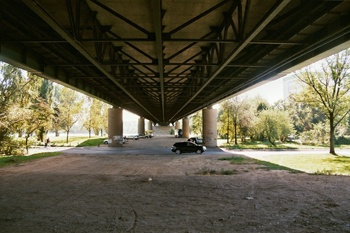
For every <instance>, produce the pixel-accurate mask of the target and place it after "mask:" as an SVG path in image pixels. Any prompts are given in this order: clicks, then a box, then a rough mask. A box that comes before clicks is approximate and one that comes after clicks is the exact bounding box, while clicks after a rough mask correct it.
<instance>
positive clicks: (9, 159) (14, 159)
mask: <svg viewBox="0 0 350 233" xmlns="http://www.w3.org/2000/svg"><path fill="white" fill-rule="evenodd" d="M60 154H62V152H47V153H38V154H33V155H30V156H4V157H1V158H0V167H4V166H8V165H14V164H18V163H23V162H28V161H31V160H34V159H40V158H45V157H50V156H57V155H60Z"/></svg>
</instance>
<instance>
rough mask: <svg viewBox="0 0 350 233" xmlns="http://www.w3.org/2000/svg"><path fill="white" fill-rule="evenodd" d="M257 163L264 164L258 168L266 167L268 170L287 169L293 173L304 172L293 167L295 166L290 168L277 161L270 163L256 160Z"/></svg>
mask: <svg viewBox="0 0 350 233" xmlns="http://www.w3.org/2000/svg"><path fill="white" fill-rule="evenodd" d="M256 164H259V165H264V167H258V168H257V169H266V170H287V171H289V172H291V173H303V172H302V171H299V170H296V169H293V168H289V167H285V166H281V165H278V164H275V163H270V162H267V161H262V160H256Z"/></svg>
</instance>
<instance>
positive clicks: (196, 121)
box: [190, 111, 203, 135]
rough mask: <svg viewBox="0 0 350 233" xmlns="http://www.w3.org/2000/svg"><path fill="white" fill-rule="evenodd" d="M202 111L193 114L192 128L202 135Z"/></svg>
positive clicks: (194, 131)
mask: <svg viewBox="0 0 350 233" xmlns="http://www.w3.org/2000/svg"><path fill="white" fill-rule="evenodd" d="M202 122H203V117H202V111H198V112H197V113H196V114H194V115H192V116H191V124H190V125H191V130H192V132H193V133H194V134H196V135H202Z"/></svg>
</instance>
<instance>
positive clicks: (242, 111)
mask: <svg viewBox="0 0 350 233" xmlns="http://www.w3.org/2000/svg"><path fill="white" fill-rule="evenodd" d="M221 107H222V109H223V111H222V112H219V114H220V115H219V119H220V121H221V124H220V125H219V130H220V131H221V133H224V132H225V129H226V130H227V131H226V132H227V135H228V138H229V135H231V140H233V139H234V141H235V144H237V143H238V142H237V136H238V134H239V135H240V136H241V140H242V141H244V139H245V137H246V135H247V134H248V128H249V123H250V121H251V120H252V117H253V116H252V114H251V111H250V110H251V107H250V104H249V103H248V100H247V99H241V98H239V97H233V98H231V99H229V100H226V101H224V102H223V103H222V104H221ZM231 125H232V127H231ZM228 138H227V140H228Z"/></svg>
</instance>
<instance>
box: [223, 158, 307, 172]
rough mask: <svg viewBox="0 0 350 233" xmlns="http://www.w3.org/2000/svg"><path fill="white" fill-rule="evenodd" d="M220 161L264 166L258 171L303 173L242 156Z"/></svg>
mask: <svg viewBox="0 0 350 233" xmlns="http://www.w3.org/2000/svg"><path fill="white" fill-rule="evenodd" d="M219 160H222V161H223V160H227V161H230V162H231V163H232V164H237V165H241V164H258V165H264V166H263V167H258V168H257V169H266V170H287V171H290V172H291V173H301V171H299V170H296V169H292V168H289V167H286V166H281V165H278V164H275V163H270V162H267V161H262V160H258V159H251V158H245V157H241V156H232V157H224V158H220V159H219Z"/></svg>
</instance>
